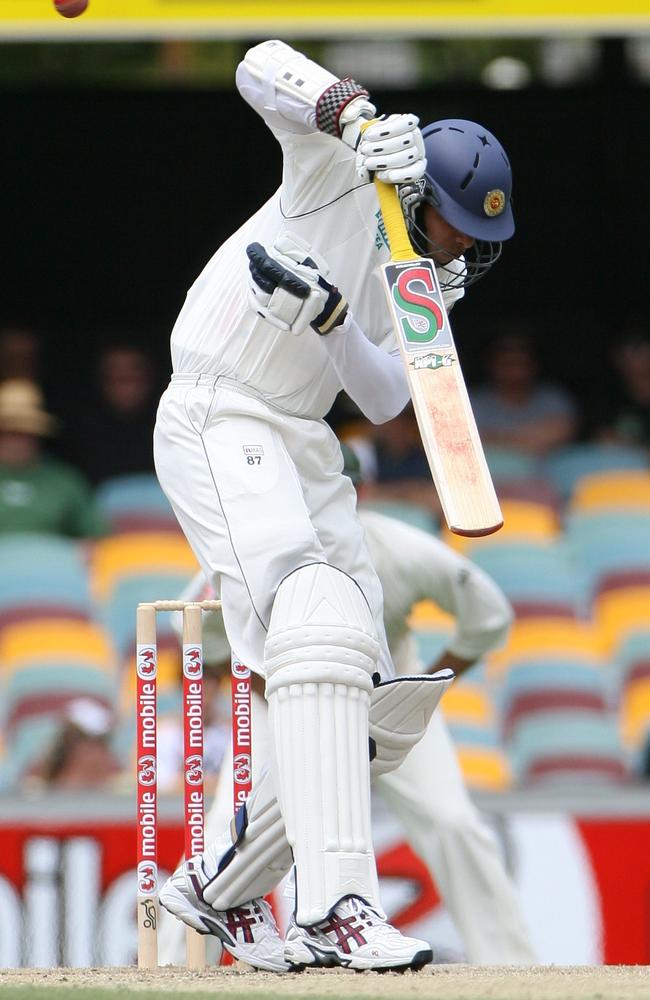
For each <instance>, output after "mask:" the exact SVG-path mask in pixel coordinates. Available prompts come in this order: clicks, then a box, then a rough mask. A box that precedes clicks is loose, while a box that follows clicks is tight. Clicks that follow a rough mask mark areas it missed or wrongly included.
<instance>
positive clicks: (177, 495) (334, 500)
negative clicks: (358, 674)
mask: <svg viewBox="0 0 650 1000" xmlns="http://www.w3.org/2000/svg"><path fill="white" fill-rule="evenodd" d="M154 459H155V464H156V473H157V475H158V479H159V481H160V484H161V486H162V488H163V490H164V491H165V493H166V494H167V497H168V499H169V501H170V503H171V505H172V507H173V509H174V512H175V514H176V517H177V518H178V521H179V523H180V525H181V527H182V529H183V532H184V533H185V536H186V538H187V540H188V542H189V544H190V545H191V547H192V549H193V551H194V554H195V555H196V557H197V559H198V561H199V563H200V564H201V568H202V569H203V572H204V574H205V576H206V578H207V579H208V580H209V581H210V583H211V584H212V585H213V586H214V588H215V592H216V593H217V594H218V595H220V597H221V601H222V607H223V620H224V626H225V629H226V635H227V636H228V641H229V642H230V645H231V647H232V649H233V650H235V652H236V654H237V656H238V657H239V658H240V659H241V660H242V661H243V662H244V663H246V664H247V665H248V666H250V667H252V668H253V669H255V670H257V671H258V672H259V673H262V674H264V640H265V638H266V632H267V628H268V623H269V618H270V615H271V608H272V606H273V600H274V597H275V593H276V590H277V588H278V586H279V584H280V583H281V581H282V580H283V579H284V577H285V576H287V575H288V574H289V573H292V572H293V571H294V570H296V569H297V568H298V567H300V566H304V565H306V564H308V563H314V562H325V563H328V564H329V565H331V566H334V567H336V568H337V569H340V570H342V571H343V572H344V573H347V574H348V575H349V576H351V577H352V578H353V579H354V580H355V581H356V582H357V583H358V585H359V586H360V587H361V590H362V591H363V593H364V595H365V597H366V600H367V601H368V604H369V606H370V609H371V611H372V614H373V617H374V620H375V626H376V629H377V635H378V638H379V641H380V646H381V650H382V651H381V654H380V662H379V665H378V669H379V672H380V673H381V676H382V679H387V678H389V677H391V676H393V675H394V669H393V666H392V662H391V659H390V654H389V653H388V647H387V644H386V637H385V632H384V624H383V598H382V590H381V584H380V583H379V579H378V578H377V574H376V573H375V571H374V569H373V567H372V564H371V561H370V557H369V555H368V550H367V548H366V543H365V539H364V534H363V528H362V527H361V524H360V522H359V519H358V517H357V514H356V494H355V490H354V487H353V485H352V483H351V482H350V480H349V478H348V477H347V476H344V475H342V469H343V458H342V455H341V449H340V446H339V443H338V440H337V438H336V436H335V434H334V433H333V431H332V430H331V428H330V427H329V426H328V425H327V424H326V423H325V421H324V420H310V419H306V418H304V417H296V416H293V415H291V414H288V413H285V412H283V411H281V410H277V409H274V408H273V407H271V406H269V405H268V404H267V403H265V402H264V401H263V400H261V399H259V398H258V397H256V396H253V395H249V394H248V393H247V392H245V391H244V389H243V387H239V386H238V387H236V388H233V385H232V384H231V383H227V382H226V381H224V379H223V378H221V377H219V376H214V375H173V376H172V380H171V382H170V384H169V386H168V388H167V389H166V390H165V392H164V393H163V396H162V398H161V400H160V405H159V407H158V415H157V418H156V426H155V430H154Z"/></svg>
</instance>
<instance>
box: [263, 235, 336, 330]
mask: <svg viewBox="0 0 650 1000" xmlns="http://www.w3.org/2000/svg"><path fill="white" fill-rule="evenodd" d="M246 254H247V255H248V260H249V268H250V277H249V282H248V303H249V305H250V307H251V309H254V310H255V312H256V313H257V314H258V316H261V317H262V319H264V320H266V322H267V323H270V324H271V326H274V327H276V329H278V330H285V331H287V332H289V333H293V334H295V335H296V336H298V335H299V334H301V333H304V332H305V330H306V329H307V327H309V326H311V328H312V329H313V330H315V331H316V333H318V334H320V335H321V336H324V335H325V334H328V333H329V332H330V330H333V329H334V328H335V327H337V326H339V325H340V324H341V323H342V322H343V320H344V319H345V317H346V315H347V311H348V303H347V300H346V299H345V297H344V296H343V294H342V293H341V292H340V291H339V290H338V288H336V286H335V285H332V284H330V282H329V281H327V279H326V278H325V277H324V276H323V275H322V274H321V272H320V271H319V269H318V268H317V266H316V264H315V262H314V261H313V260H312V258H311V257H310V256H305V255H304V248H297V247H296V244H295V243H294V242H293V241H292V240H287V239H280V240H278V241H277V242H276V244H275V246H274V247H273V254H272V255H271V254H269V253H267V251H266V250H265V249H264V247H263V246H262V245H261V243H251V244H250V245H249V246H247V247H246ZM296 257H298V258H300V259H299V260H296V259H295V258H296Z"/></svg>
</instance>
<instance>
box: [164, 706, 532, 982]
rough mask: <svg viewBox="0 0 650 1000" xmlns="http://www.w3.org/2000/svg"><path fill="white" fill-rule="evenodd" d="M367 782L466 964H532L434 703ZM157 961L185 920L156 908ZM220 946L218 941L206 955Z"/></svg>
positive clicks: (258, 733)
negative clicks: (420, 726)
mask: <svg viewBox="0 0 650 1000" xmlns="http://www.w3.org/2000/svg"><path fill="white" fill-rule="evenodd" d="M252 707H253V711H252V746H253V781H255V776H256V775H257V774H258V773H259V771H260V769H261V768H262V767H263V766H264V765H265V764H266V762H267V761H268V760H269V754H270V747H269V733H268V724H267V710H266V702H265V701H264V699H263V698H261V697H260V696H259V695H256V694H255V693H253V697H252ZM231 761H232V747H231V748H230V749H229V750H228V751H227V752H226V754H225V756H224V762H223V768H222V772H221V777H220V779H219V785H218V787H217V792H216V795H215V799H214V802H213V803H212V806H211V807H210V810H209V812H208V814H207V817H206V831H205V839H206V843H209V842H210V841H211V840H213V839H214V838H215V837H217V836H220V835H221V834H222V833H223V831H224V830H225V828H226V827H227V826H228V824H229V822H230V820H231V817H232V813H233V801H232V763H231ZM373 787H374V788H375V789H376V791H378V792H379V793H380V794H381V796H382V797H383V798H384V800H385V801H386V802H387V804H388V805H389V806H390V808H391V809H392V811H393V813H394V815H395V816H396V817H397V818H398V819H399V820H400V822H401V823H402V824H403V826H404V829H405V832H406V835H407V838H408V841H409V843H410V845H411V847H412V848H413V850H414V851H415V852H416V854H418V856H419V857H420V858H421V859H422V860H423V861H424V863H425V864H426V866H427V867H428V869H429V871H430V872H431V874H432V876H433V878H434V881H435V883H436V885H437V886H438V889H439V890H440V893H441V896H442V898H443V900H444V903H445V905H446V907H447V909H448V911H449V913H450V915H451V917H452V919H453V921H454V923H455V925H456V930H457V931H458V933H459V935H460V938H461V940H462V942H463V946H464V949H465V954H466V957H467V960H468V962H471V963H472V964H473V965H533V964H534V963H535V961H536V959H535V955H534V953H533V950H532V948H531V945H530V943H529V936H528V932H527V930H526V928H525V926H524V922H523V919H522V916H521V912H520V907H519V901H518V899H517V894H516V890H515V887H514V885H513V883H512V881H511V879H510V878H509V876H508V874H507V872H506V870H505V868H504V865H503V862H502V859H501V855H500V852H499V848H498V845H497V843H496V840H495V838H494V836H493V834H492V831H491V830H490V829H489V827H488V826H487V824H486V823H485V821H484V820H483V819H482V817H481V816H480V814H479V812H478V810H477V809H476V807H475V806H474V804H473V803H472V801H471V799H470V797H469V795H468V793H467V789H466V788H465V783H464V781H463V776H462V773H461V771H460V768H459V765H458V759H457V757H456V752H455V750H454V747H453V744H452V741H451V738H450V736H449V731H448V729H447V726H446V724H445V721H444V719H443V717H442V715H441V713H440V709H437V710H436V711H435V712H434V713H433V716H432V717H431V722H430V723H429V727H428V729H427V731H426V733H425V735H424V736H423V737H422V739H421V740H420V742H419V743H418V744H417V745H416V746H415V747H414V748H413V750H411V752H410V753H409V755H408V757H407V758H406V760H405V761H404V762H403V763H402V764H401V765H400V767H399V768H398V769H397V770H396V771H392V772H391V773H390V774H384V775H382V776H381V777H380V778H377V780H376V781H375V783H374V785H373ZM159 949H160V963H161V964H162V965H165V964H168V963H170V964H172V965H182V964H183V962H184V959H185V925H184V924H182V923H181V922H180V921H179V920H176V919H175V918H174V917H172V916H171V915H170V914H168V913H165V912H162V913H161V923H160V938H159ZM219 953H220V949H219V945H218V942H216V943H215V946H214V950H213V951H212V960H213V961H217V956H218V954H219Z"/></svg>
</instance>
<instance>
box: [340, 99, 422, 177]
mask: <svg viewBox="0 0 650 1000" xmlns="http://www.w3.org/2000/svg"><path fill="white" fill-rule="evenodd" d="M418 121H419V119H418V118H416V116H415V115H390V116H389V117H388V118H386V119H382V120H381V121H378V122H373V123H372V124H371V125H368V126H367V127H366V128H365V129H364V130H363V134H362V136H361V139H360V141H359V146H358V148H357V159H356V167H357V173H358V174H359V176H360V177H361V178H362V179H363V180H368V179H369V177H370V174H371V173H376V175H377V177H378V178H379V180H381V181H384V182H385V183H386V184H403V183H406V182H408V181H416V180H418V179H419V178H420V177H422V175H423V174H424V171H425V169H426V155H425V151H424V141H423V139H422V133H421V132H420V129H419V127H418Z"/></svg>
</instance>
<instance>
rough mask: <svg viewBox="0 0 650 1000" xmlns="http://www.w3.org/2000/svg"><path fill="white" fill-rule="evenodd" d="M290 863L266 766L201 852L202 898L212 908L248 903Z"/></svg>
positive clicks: (273, 884) (264, 892) (270, 885)
mask: <svg viewBox="0 0 650 1000" xmlns="http://www.w3.org/2000/svg"><path fill="white" fill-rule="evenodd" d="M292 864H293V857H292V854H291V848H290V847H289V844H288V842H287V838H286V835H285V831H284V820H283V818H282V813H281V812H280V807H279V805H278V800H277V798H276V794H275V788H274V784H273V777H272V774H271V772H270V770H269V769H268V768H267V769H266V770H265V771H263V772H262V774H261V775H260V778H259V781H258V782H257V783H256V785H255V787H254V788H253V791H252V792H251V794H250V795H249V797H248V799H247V800H246V804H245V806H244V808H243V809H240V810H239V811H238V813H237V816H236V818H235V819H233V820H232V822H231V824H230V828H229V829H228V830H226V831H224V834H223V835H222V836H221V837H218V838H217V840H215V841H213V842H212V843H211V844H210V846H209V847H208V848H207V850H206V851H205V853H204V855H203V867H204V869H205V871H206V874H209V875H213V877H212V880H211V881H210V882H209V883H208V885H206V886H205V888H204V889H203V898H204V899H205V901H206V903H210V905H211V906H213V907H214V908H215V910H227V909H230V907H232V906H240V905H241V904H242V903H248V902H249V901H250V900H251V899H256V898H257V897H258V896H266V895H267V894H268V893H269V892H272V891H273V889H275V887H276V886H277V885H278V883H279V882H280V881H281V879H282V878H283V877H284V876H285V875H286V873H287V872H288V871H289V869H290V868H291V865H292Z"/></svg>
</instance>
